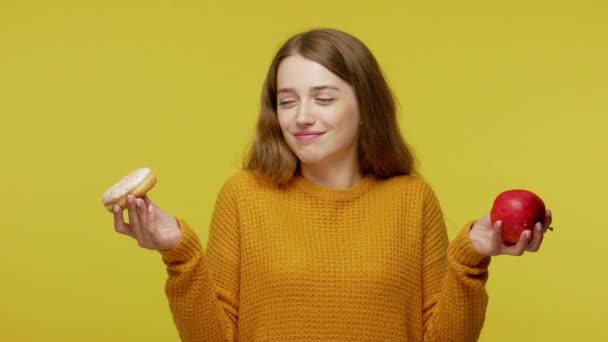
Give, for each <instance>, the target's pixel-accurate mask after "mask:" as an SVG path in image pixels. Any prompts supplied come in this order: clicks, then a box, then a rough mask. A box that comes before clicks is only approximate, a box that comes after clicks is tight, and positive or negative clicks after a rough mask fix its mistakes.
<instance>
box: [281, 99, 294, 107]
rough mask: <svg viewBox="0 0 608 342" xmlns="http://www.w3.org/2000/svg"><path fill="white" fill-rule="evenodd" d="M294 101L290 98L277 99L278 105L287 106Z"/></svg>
mask: <svg viewBox="0 0 608 342" xmlns="http://www.w3.org/2000/svg"><path fill="white" fill-rule="evenodd" d="M294 102H296V101H292V100H282V101H279V106H289V105H290V104H292V103H294Z"/></svg>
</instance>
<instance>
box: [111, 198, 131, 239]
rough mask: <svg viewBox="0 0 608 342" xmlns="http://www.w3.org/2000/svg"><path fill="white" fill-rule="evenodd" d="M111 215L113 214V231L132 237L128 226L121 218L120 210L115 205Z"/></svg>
mask: <svg viewBox="0 0 608 342" xmlns="http://www.w3.org/2000/svg"><path fill="white" fill-rule="evenodd" d="M112 213H113V214H114V230H116V232H117V233H120V234H125V235H129V236H132V234H133V232H132V231H131V229H130V227H129V225H128V224H126V223H125V220H124V218H123V217H122V209H121V208H120V207H119V206H118V205H117V204H114V208H113V210H112Z"/></svg>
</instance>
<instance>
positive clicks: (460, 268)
mask: <svg viewBox="0 0 608 342" xmlns="http://www.w3.org/2000/svg"><path fill="white" fill-rule="evenodd" d="M177 221H178V223H179V226H180V228H181V230H182V234H181V237H180V240H179V241H178V243H177V245H176V246H175V247H174V248H173V249H171V250H167V251H160V254H161V255H162V259H163V261H164V263H165V265H166V266H167V272H168V279H167V283H166V295H167V297H168V301H169V305H170V308H171V311H172V314H173V318H174V322H175V324H176V327H177V330H178V332H179V335H180V337H181V339H182V340H183V341H241V342H248V341H408V342H415V341H416V342H417V341H425V342H449V341H458V342H467V341H476V340H477V338H478V336H479V333H480V330H481V328H482V325H483V322H484V318H485V310H486V305H487V300H488V298H487V293H486V291H485V287H484V285H485V282H486V280H487V277H488V265H489V263H490V258H489V257H483V256H481V255H480V254H478V253H477V252H476V251H475V249H474V248H473V247H472V245H471V243H470V241H469V239H468V231H469V229H470V226H471V224H472V223H474V222H473V221H471V222H468V223H467V224H466V225H465V226H464V228H463V229H462V232H461V233H460V234H459V235H458V236H457V237H456V238H455V239H454V240H453V241H452V243H450V244H449V245H448V237H447V231H446V227H445V224H444V220H443V215H442V212H441V208H440V204H439V201H438V199H437V197H436V196H435V194H434V192H433V190H432V188H431V187H430V186H429V185H428V183H426V182H425V181H424V180H423V179H422V178H420V177H416V176H397V177H393V178H390V179H386V180H378V179H375V178H374V177H373V176H366V177H364V178H363V179H362V180H361V181H360V182H359V183H358V184H357V185H355V186H353V187H352V188H349V189H342V190H338V189H330V188H325V187H321V186H318V185H316V184H314V183H312V182H309V181H307V180H306V179H305V178H303V177H301V176H295V177H294V178H293V179H292V181H291V182H290V183H289V184H288V186H286V187H276V186H273V185H272V184H271V183H269V182H267V181H264V180H262V179H260V178H259V177H256V176H254V175H253V174H252V173H250V172H248V171H239V172H238V173H236V174H234V175H233V176H231V177H229V178H228V180H227V181H226V182H225V183H224V184H223V186H222V187H221V189H220V191H219V194H218V197H217V201H216V204H215V209H214V212H213V215H212V219H211V224H210V228H209V239H208V243H207V248H206V250H203V249H202V246H201V243H200V241H199V239H198V238H197V236H196V234H195V232H194V231H193V229H192V228H191V227H190V226H189V225H188V224H187V223H186V222H185V221H184V220H182V219H180V218H178V219H177Z"/></svg>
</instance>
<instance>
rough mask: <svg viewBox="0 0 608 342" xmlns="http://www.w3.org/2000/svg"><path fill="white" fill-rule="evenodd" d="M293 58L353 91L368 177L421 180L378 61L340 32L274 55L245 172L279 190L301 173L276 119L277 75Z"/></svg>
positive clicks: (311, 35)
mask: <svg viewBox="0 0 608 342" xmlns="http://www.w3.org/2000/svg"><path fill="white" fill-rule="evenodd" d="M294 55H300V56H302V57H304V58H306V59H309V60H311V61H314V62H316V63H319V64H321V65H322V66H324V67H325V68H326V69H328V70H329V71H331V72H332V73H334V74H335V75H337V76H338V77H340V78H341V79H342V80H344V81H345V82H346V83H348V84H349V85H350V86H351V87H352V88H353V90H354V93H355V98H356V99H357V104H358V108H359V113H360V118H361V126H360V134H359V141H358V155H359V165H360V167H361V173H362V174H363V175H366V174H373V175H374V176H375V177H377V178H381V179H382V178H389V177H392V176H396V175H412V174H416V159H415V156H414V154H413V152H412V151H411V149H410V148H409V147H408V145H407V144H406V143H405V141H404V140H403V138H402V137H401V133H400V131H399V125H398V123H397V115H396V108H395V100H394V98H393V94H392V92H391V90H390V88H389V86H388V84H387V83H386V80H385V79H384V76H383V75H382V71H381V69H380V66H379V65H378V62H377V61H376V58H375V57H374V56H373V55H372V53H371V51H370V50H369V49H368V48H367V47H366V46H365V44H363V43H362V42H361V41H360V40H359V39H357V38H355V37H353V36H351V35H350V34H348V33H345V32H342V31H339V30H335V29H314V30H310V31H307V32H303V33H299V34H297V35H295V36H293V37H291V38H290V39H289V40H287V41H286V42H285V44H283V46H282V47H281V48H280V49H279V51H278V52H277V54H276V55H275V57H274V59H273V60H272V64H271V65H270V68H269V69H268V74H267V75H266V80H265V81H264V86H263V89H262V99H261V109H260V116H259V119H258V124H257V128H256V133H255V136H254V138H253V141H252V143H251V146H250V147H249V151H248V152H247V154H246V156H245V158H244V160H243V167H244V169H245V170H251V171H254V172H256V173H257V174H260V175H262V176H265V177H267V178H269V179H270V180H271V181H272V182H273V183H275V184H285V183H287V182H288V181H289V180H290V179H291V178H292V177H293V175H294V174H296V173H297V172H299V160H298V158H297V156H296V155H295V154H294V153H293V152H292V150H291V149H290V148H289V146H288V145H287V142H286V141H285V139H284V137H283V133H282V131H281V127H280V125H279V120H278V117H277V71H278V69H279V65H280V64H281V62H282V61H283V60H284V59H285V58H287V57H289V56H294Z"/></svg>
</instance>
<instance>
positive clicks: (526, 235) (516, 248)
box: [503, 230, 532, 256]
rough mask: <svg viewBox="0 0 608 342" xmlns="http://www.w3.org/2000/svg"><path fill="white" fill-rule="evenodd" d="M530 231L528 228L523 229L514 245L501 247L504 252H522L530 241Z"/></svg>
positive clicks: (519, 253)
mask: <svg viewBox="0 0 608 342" xmlns="http://www.w3.org/2000/svg"><path fill="white" fill-rule="evenodd" d="M531 233H532V232H531V231H529V230H524V231H523V232H522V233H521V235H520V236H519V240H518V241H517V243H516V244H515V245H513V246H505V247H503V249H504V252H505V254H511V255H517V256H519V255H522V254H524V251H525V250H526V249H527V248H528V244H529V243H530V235H531Z"/></svg>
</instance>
